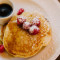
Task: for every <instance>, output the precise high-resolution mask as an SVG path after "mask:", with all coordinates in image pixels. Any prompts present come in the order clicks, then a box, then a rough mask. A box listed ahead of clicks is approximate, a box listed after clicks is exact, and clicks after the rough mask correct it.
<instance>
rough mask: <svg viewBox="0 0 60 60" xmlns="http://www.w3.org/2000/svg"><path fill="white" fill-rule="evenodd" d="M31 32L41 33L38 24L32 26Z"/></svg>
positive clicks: (34, 33)
mask: <svg viewBox="0 0 60 60" xmlns="http://www.w3.org/2000/svg"><path fill="white" fill-rule="evenodd" d="M29 32H30V34H32V35H36V34H37V33H39V28H38V27H37V26H35V25H33V26H31V27H30V29H29Z"/></svg>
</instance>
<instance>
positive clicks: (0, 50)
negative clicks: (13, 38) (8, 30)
mask: <svg viewBox="0 0 60 60" xmlns="http://www.w3.org/2000/svg"><path fill="white" fill-rule="evenodd" d="M4 50H5V49H4V46H3V45H0V53H2V52H4Z"/></svg>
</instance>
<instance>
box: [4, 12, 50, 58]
mask: <svg viewBox="0 0 60 60" xmlns="http://www.w3.org/2000/svg"><path fill="white" fill-rule="evenodd" d="M20 16H24V17H26V19H27V21H29V22H31V20H32V19H33V18H36V17H38V18H39V20H40V22H41V24H40V26H39V28H40V32H39V33H38V34H36V35H30V34H29V32H27V31H26V30H24V29H22V27H19V26H18V25H17V23H16V19H17V15H15V16H13V17H12V19H11V20H10V22H9V23H8V24H7V26H6V29H5V32H4V38H3V44H4V47H5V49H6V51H7V52H9V53H10V54H11V55H13V56H15V57H23V58H27V57H31V56H33V55H35V54H36V53H37V52H38V51H39V50H40V49H41V48H42V46H46V45H47V44H48V43H49V41H50V40H51V28H50V26H49V23H48V22H47V20H46V19H45V18H44V17H43V16H42V15H40V14H38V13H36V12H32V13H30V12H24V13H22V14H21V15H20Z"/></svg>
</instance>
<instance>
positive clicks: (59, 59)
mask: <svg viewBox="0 0 60 60" xmlns="http://www.w3.org/2000/svg"><path fill="white" fill-rule="evenodd" d="M58 1H59V2H60V0H58ZM56 60H60V55H59V56H58V58H57V59H56Z"/></svg>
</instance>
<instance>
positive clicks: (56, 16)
mask: <svg viewBox="0 0 60 60" xmlns="http://www.w3.org/2000/svg"><path fill="white" fill-rule="evenodd" d="M11 1H12V2H13V3H14V7H15V9H14V12H17V11H18V9H19V8H24V9H25V11H39V13H41V14H43V15H44V16H45V17H47V18H48V20H49V21H50V24H51V26H52V32H53V33H52V35H53V37H52V41H51V42H50V44H49V45H48V46H47V47H45V48H44V49H43V50H42V51H41V52H40V53H38V54H37V55H35V56H34V57H31V58H27V59H23V58H14V57H11V56H10V55H9V54H7V53H5V52H4V53H2V54H0V60H55V59H56V58H57V56H58V55H59V54H60V6H59V5H60V4H59V3H58V2H57V0H11Z"/></svg>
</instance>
